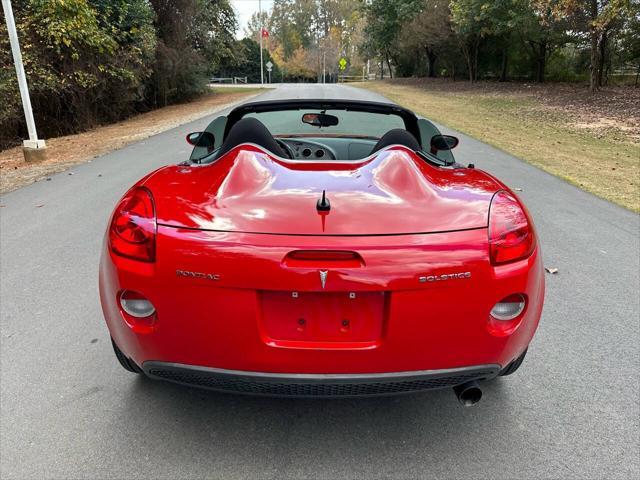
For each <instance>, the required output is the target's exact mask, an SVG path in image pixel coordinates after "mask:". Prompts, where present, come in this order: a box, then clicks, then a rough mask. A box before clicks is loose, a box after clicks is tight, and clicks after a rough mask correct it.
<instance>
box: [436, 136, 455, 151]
mask: <svg viewBox="0 0 640 480" xmlns="http://www.w3.org/2000/svg"><path fill="white" fill-rule="evenodd" d="M458 143H460V140H458V138H457V137H454V136H452V135H434V136H433V137H431V151H432V152H437V151H439V150H453V149H454V148H456V147H457V146H458Z"/></svg>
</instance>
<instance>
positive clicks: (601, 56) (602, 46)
mask: <svg viewBox="0 0 640 480" xmlns="http://www.w3.org/2000/svg"><path fill="white" fill-rule="evenodd" d="M598 43H599V45H598V87H602V85H603V79H604V63H605V59H606V55H605V54H606V52H607V31H606V30H605V31H603V32H602V34H601V35H600V40H599V42H598Z"/></svg>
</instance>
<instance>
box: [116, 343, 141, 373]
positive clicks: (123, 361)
mask: <svg viewBox="0 0 640 480" xmlns="http://www.w3.org/2000/svg"><path fill="white" fill-rule="evenodd" d="M111 345H113V351H114V352H115V354H116V358H117V359H118V362H120V365H122V368H124V369H125V370H126V371H127V372H131V373H142V370H140V367H138V365H136V364H135V362H134V361H133V360H131V359H130V358H127V356H126V355H125V354H124V353H122V350H120V349H119V348H118V346H117V345H116V342H114V341H113V338H112V339H111Z"/></svg>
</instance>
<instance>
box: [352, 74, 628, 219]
mask: <svg viewBox="0 0 640 480" xmlns="http://www.w3.org/2000/svg"><path fill="white" fill-rule="evenodd" d="M362 86H363V88H367V89H370V90H373V91H376V92H377V93H380V94H382V95H384V96H385V97H387V98H389V99H390V100H393V101H394V102H396V103H398V104H401V105H405V106H407V107H409V108H411V109H412V110H413V111H415V112H416V113H418V114H419V115H422V116H424V117H427V118H430V119H432V120H434V121H436V122H438V123H441V124H443V125H446V126H448V127H450V128H452V129H454V130H458V131H461V132H463V133H465V134H467V135H470V136H472V137H474V138H477V139H478V140H481V141H483V142H486V143H489V144H491V145H494V146H496V147H498V148H500V149H502V150H504V151H506V152H508V153H510V154H512V155H514V156H516V157H518V158H521V159H523V160H525V161H527V162H529V163H531V164H533V165H536V166H538V167H539V168H541V169H543V170H546V171H547V172H549V173H552V174H554V175H556V176H558V177H561V178H563V179H565V180H566V181H568V182H570V183H572V184H574V185H577V186H579V187H580V188H582V189H584V190H587V191H589V192H591V193H594V194H595V195H598V196H600V197H602V198H605V199H607V200H609V201H612V202H614V203H617V204H618V205H621V206H623V207H626V208H628V209H630V210H633V211H635V212H640V181H639V180H640V178H639V177H640V168H639V167H640V144H639V143H638V142H637V140H636V139H634V138H633V137H632V136H630V135H629V136H625V135H620V134H613V133H611V134H610V133H607V131H605V133H602V131H598V130H597V129H595V130H594V129H593V128H582V127H580V126H579V125H577V124H576V123H575V122H573V121H572V120H571V119H572V115H571V113H572V112H570V111H568V110H567V108H554V107H552V106H549V105H545V104H544V102H540V99H539V98H534V97H531V96H527V95H524V94H522V95H521V94H519V93H517V92H515V93H514V92H505V94H504V95H500V94H496V92H495V91H493V92H485V91H482V90H481V89H478V90H473V89H469V90H467V91H464V90H463V91H459V90H458V91H455V92H447V91H443V90H442V89H435V90H429V89H428V88H425V87H424V86H420V85H407V84H396V83H392V82H371V83H368V84H365V85H362ZM571 107H574V108H575V105H571ZM579 108H580V107H578V109H579Z"/></svg>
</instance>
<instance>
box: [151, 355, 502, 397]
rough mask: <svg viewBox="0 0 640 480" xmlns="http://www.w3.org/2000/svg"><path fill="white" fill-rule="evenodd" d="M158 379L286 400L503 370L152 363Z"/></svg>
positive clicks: (441, 384) (438, 384)
mask: <svg viewBox="0 0 640 480" xmlns="http://www.w3.org/2000/svg"><path fill="white" fill-rule="evenodd" d="M142 369H143V371H144V373H145V374H146V375H147V376H149V377H151V378H154V379H159V380H167V381H170V382H174V383H179V384H182V385H190V386H194V387H201V388H207V389H210V390H217V391H222V392H229V393H241V394H250V395H265V396H284V397H325V398H330V397H356V396H377V395H394V394H401V393H411V392H418V391H423V390H434V389H438V388H447V387H455V386H456V385H461V384H463V383H466V382H470V381H472V380H488V379H491V378H493V377H495V376H497V375H498V373H499V372H500V366H499V365H479V366H473V367H464V368H452V369H447V370H422V371H415V372H394V373H374V374H371V373H367V374H294V373H260V372H243V371H237V370H224V369H219V368H208V367H198V366H193V365H183V364H178V363H167V362H156V361H147V362H144V364H143V365H142Z"/></svg>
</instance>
